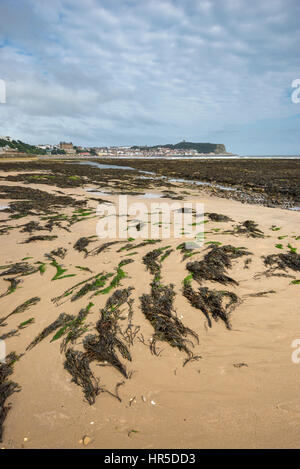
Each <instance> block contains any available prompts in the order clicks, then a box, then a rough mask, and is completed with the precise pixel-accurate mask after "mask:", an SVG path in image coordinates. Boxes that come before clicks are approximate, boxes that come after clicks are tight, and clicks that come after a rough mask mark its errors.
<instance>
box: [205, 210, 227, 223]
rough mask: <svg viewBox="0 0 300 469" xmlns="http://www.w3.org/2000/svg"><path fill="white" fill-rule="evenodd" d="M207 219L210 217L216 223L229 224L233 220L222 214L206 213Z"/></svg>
mask: <svg viewBox="0 0 300 469" xmlns="http://www.w3.org/2000/svg"><path fill="white" fill-rule="evenodd" d="M204 215H205V216H206V217H208V218H209V219H210V220H211V221H216V222H227V221H232V219H231V218H229V217H227V215H222V214H221V213H208V212H207V213H204Z"/></svg>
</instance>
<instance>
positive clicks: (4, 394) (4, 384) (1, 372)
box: [0, 353, 21, 442]
mask: <svg viewBox="0 0 300 469" xmlns="http://www.w3.org/2000/svg"><path fill="white" fill-rule="evenodd" d="M17 359H18V357H17V356H16V354H15V353H10V354H9V355H7V357H6V358H5V362H4V363H0V442H2V437H3V423H4V420H5V418H6V416H7V413H8V411H9V409H10V407H11V406H10V404H8V405H6V401H7V399H8V398H9V397H10V396H11V395H12V394H14V393H15V392H19V391H20V390H21V388H20V386H19V385H18V384H17V383H14V382H13V381H11V380H10V379H9V376H10V375H11V374H12V373H13V364H14V362H15V361H16V360H17Z"/></svg>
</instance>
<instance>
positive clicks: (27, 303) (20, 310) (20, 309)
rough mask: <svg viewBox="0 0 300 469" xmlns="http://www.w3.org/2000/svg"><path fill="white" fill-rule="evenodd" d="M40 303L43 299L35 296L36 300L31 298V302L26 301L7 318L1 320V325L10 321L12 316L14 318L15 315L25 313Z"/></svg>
mask: <svg viewBox="0 0 300 469" xmlns="http://www.w3.org/2000/svg"><path fill="white" fill-rule="evenodd" d="M39 301H41V299H40V298H39V297H37V296H35V297H34V298H30V299H29V300H27V301H25V302H24V303H22V304H21V305H19V306H17V308H15V309H14V310H13V311H12V312H11V313H9V314H8V315H7V316H4V317H2V318H0V325H3V323H4V321H6V319H8V318H9V317H10V316H13V315H14V314H19V313H23V312H24V311H26V309H28V308H29V307H30V306H34V305H36V304H37V303H38V302H39Z"/></svg>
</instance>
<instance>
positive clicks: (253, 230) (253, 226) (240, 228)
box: [233, 220, 265, 238]
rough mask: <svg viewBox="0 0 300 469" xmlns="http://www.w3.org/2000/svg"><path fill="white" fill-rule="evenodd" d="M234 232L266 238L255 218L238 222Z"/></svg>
mask: <svg viewBox="0 0 300 469" xmlns="http://www.w3.org/2000/svg"><path fill="white" fill-rule="evenodd" d="M233 233H237V234H245V235H246V236H248V237H250V238H264V237H265V235H264V233H263V232H262V231H261V230H260V229H259V228H258V225H257V223H255V222H254V221H253V220H246V221H244V222H243V223H240V224H238V225H237V226H236V227H235V229H234V231H233Z"/></svg>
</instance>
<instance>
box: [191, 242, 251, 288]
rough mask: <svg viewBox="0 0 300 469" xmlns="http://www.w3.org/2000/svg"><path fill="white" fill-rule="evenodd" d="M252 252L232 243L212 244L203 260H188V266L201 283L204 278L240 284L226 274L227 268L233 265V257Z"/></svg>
mask: <svg viewBox="0 0 300 469" xmlns="http://www.w3.org/2000/svg"><path fill="white" fill-rule="evenodd" d="M249 254H251V253H250V252H248V251H246V250H245V249H244V248H236V247H234V246H231V245H226V246H212V247H211V249H210V251H209V252H208V253H207V254H206V255H205V256H204V259H203V260H201V261H195V262H188V263H187V265H186V268H187V269H188V271H189V272H190V273H191V274H192V275H193V278H194V279H195V280H196V281H197V282H198V283H199V284H200V285H201V284H202V282H203V281H204V280H210V281H213V282H219V283H222V284H224V285H227V284H228V283H230V284H233V285H238V282H237V281H236V280H234V279H233V278H231V277H229V276H228V275H226V273H225V272H226V269H230V268H231V267H232V262H231V261H232V259H236V258H239V257H241V256H246V255H249Z"/></svg>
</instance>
